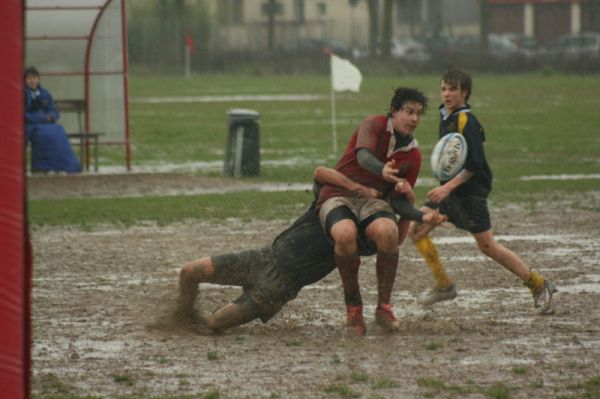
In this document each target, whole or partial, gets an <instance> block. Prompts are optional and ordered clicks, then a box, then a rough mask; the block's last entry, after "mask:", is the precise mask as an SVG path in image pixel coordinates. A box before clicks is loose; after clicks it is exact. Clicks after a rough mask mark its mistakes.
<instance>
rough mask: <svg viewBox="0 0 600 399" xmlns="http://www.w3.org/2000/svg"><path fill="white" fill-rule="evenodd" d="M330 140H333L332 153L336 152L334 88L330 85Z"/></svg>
mask: <svg viewBox="0 0 600 399" xmlns="http://www.w3.org/2000/svg"><path fill="white" fill-rule="evenodd" d="M331 127H332V130H331V140H332V142H333V155H336V154H337V132H336V131H335V90H333V86H331Z"/></svg>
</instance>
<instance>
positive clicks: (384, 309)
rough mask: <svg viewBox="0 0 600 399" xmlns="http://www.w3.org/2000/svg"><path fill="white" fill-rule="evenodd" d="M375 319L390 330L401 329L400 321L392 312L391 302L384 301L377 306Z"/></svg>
mask: <svg viewBox="0 0 600 399" xmlns="http://www.w3.org/2000/svg"><path fill="white" fill-rule="evenodd" d="M375 321H377V324H379V325H380V326H381V327H382V328H383V329H385V330H386V331H389V332H393V331H398V330H399V329H400V322H399V321H398V320H397V319H396V317H395V316H394V312H392V305H391V304H389V303H382V304H381V305H378V306H377V309H376V310H375Z"/></svg>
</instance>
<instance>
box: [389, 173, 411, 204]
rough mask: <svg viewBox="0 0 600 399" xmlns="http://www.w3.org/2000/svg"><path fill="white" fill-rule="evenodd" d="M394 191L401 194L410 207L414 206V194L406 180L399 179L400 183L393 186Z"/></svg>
mask: <svg viewBox="0 0 600 399" xmlns="http://www.w3.org/2000/svg"><path fill="white" fill-rule="evenodd" d="M394 191H396V192H397V193H399V194H403V195H404V196H405V197H406V199H407V200H408V201H409V202H410V204H411V205H414V204H415V193H414V191H413V189H412V187H411V185H410V183H409V182H408V180H406V179H400V181H399V182H397V183H396V185H395V186H394Z"/></svg>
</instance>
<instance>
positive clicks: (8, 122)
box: [0, 0, 31, 399]
mask: <svg viewBox="0 0 600 399" xmlns="http://www.w3.org/2000/svg"><path fill="white" fill-rule="evenodd" d="M24 8H25V6H24V0H2V1H0V19H1V21H0V52H1V53H2V54H4V61H3V62H2V63H0V87H1V92H2V95H1V96H0V110H2V111H1V112H2V116H1V117H0V124H1V127H0V132H1V133H0V137H1V139H0V141H1V142H2V143H1V144H0V191H1V193H2V194H1V195H0V260H1V264H0V387H1V390H2V391H1V393H0V396H2V397H5V398H15V399H21V398H27V397H28V396H29V374H30V369H31V367H30V353H31V348H30V327H29V323H30V321H29V315H30V312H29V304H30V301H29V291H30V286H31V251H30V248H29V245H28V237H27V234H26V232H27V227H26V220H27V218H26V211H25V207H26V205H25V173H24V148H25V147H24V143H23V140H24V132H23V122H24V115H23V15H24Z"/></svg>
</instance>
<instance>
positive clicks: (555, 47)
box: [540, 32, 600, 63]
mask: <svg viewBox="0 0 600 399" xmlns="http://www.w3.org/2000/svg"><path fill="white" fill-rule="evenodd" d="M540 56H541V58H542V59H543V60H544V61H548V62H560V63H572V62H577V61H583V60H599V59H600V33H596V32H582V33H576V34H568V35H563V36H560V37H559V38H557V39H556V40H555V41H553V42H551V43H550V44H549V45H548V46H546V47H545V48H544V49H543V50H542V51H541V54H540Z"/></svg>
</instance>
